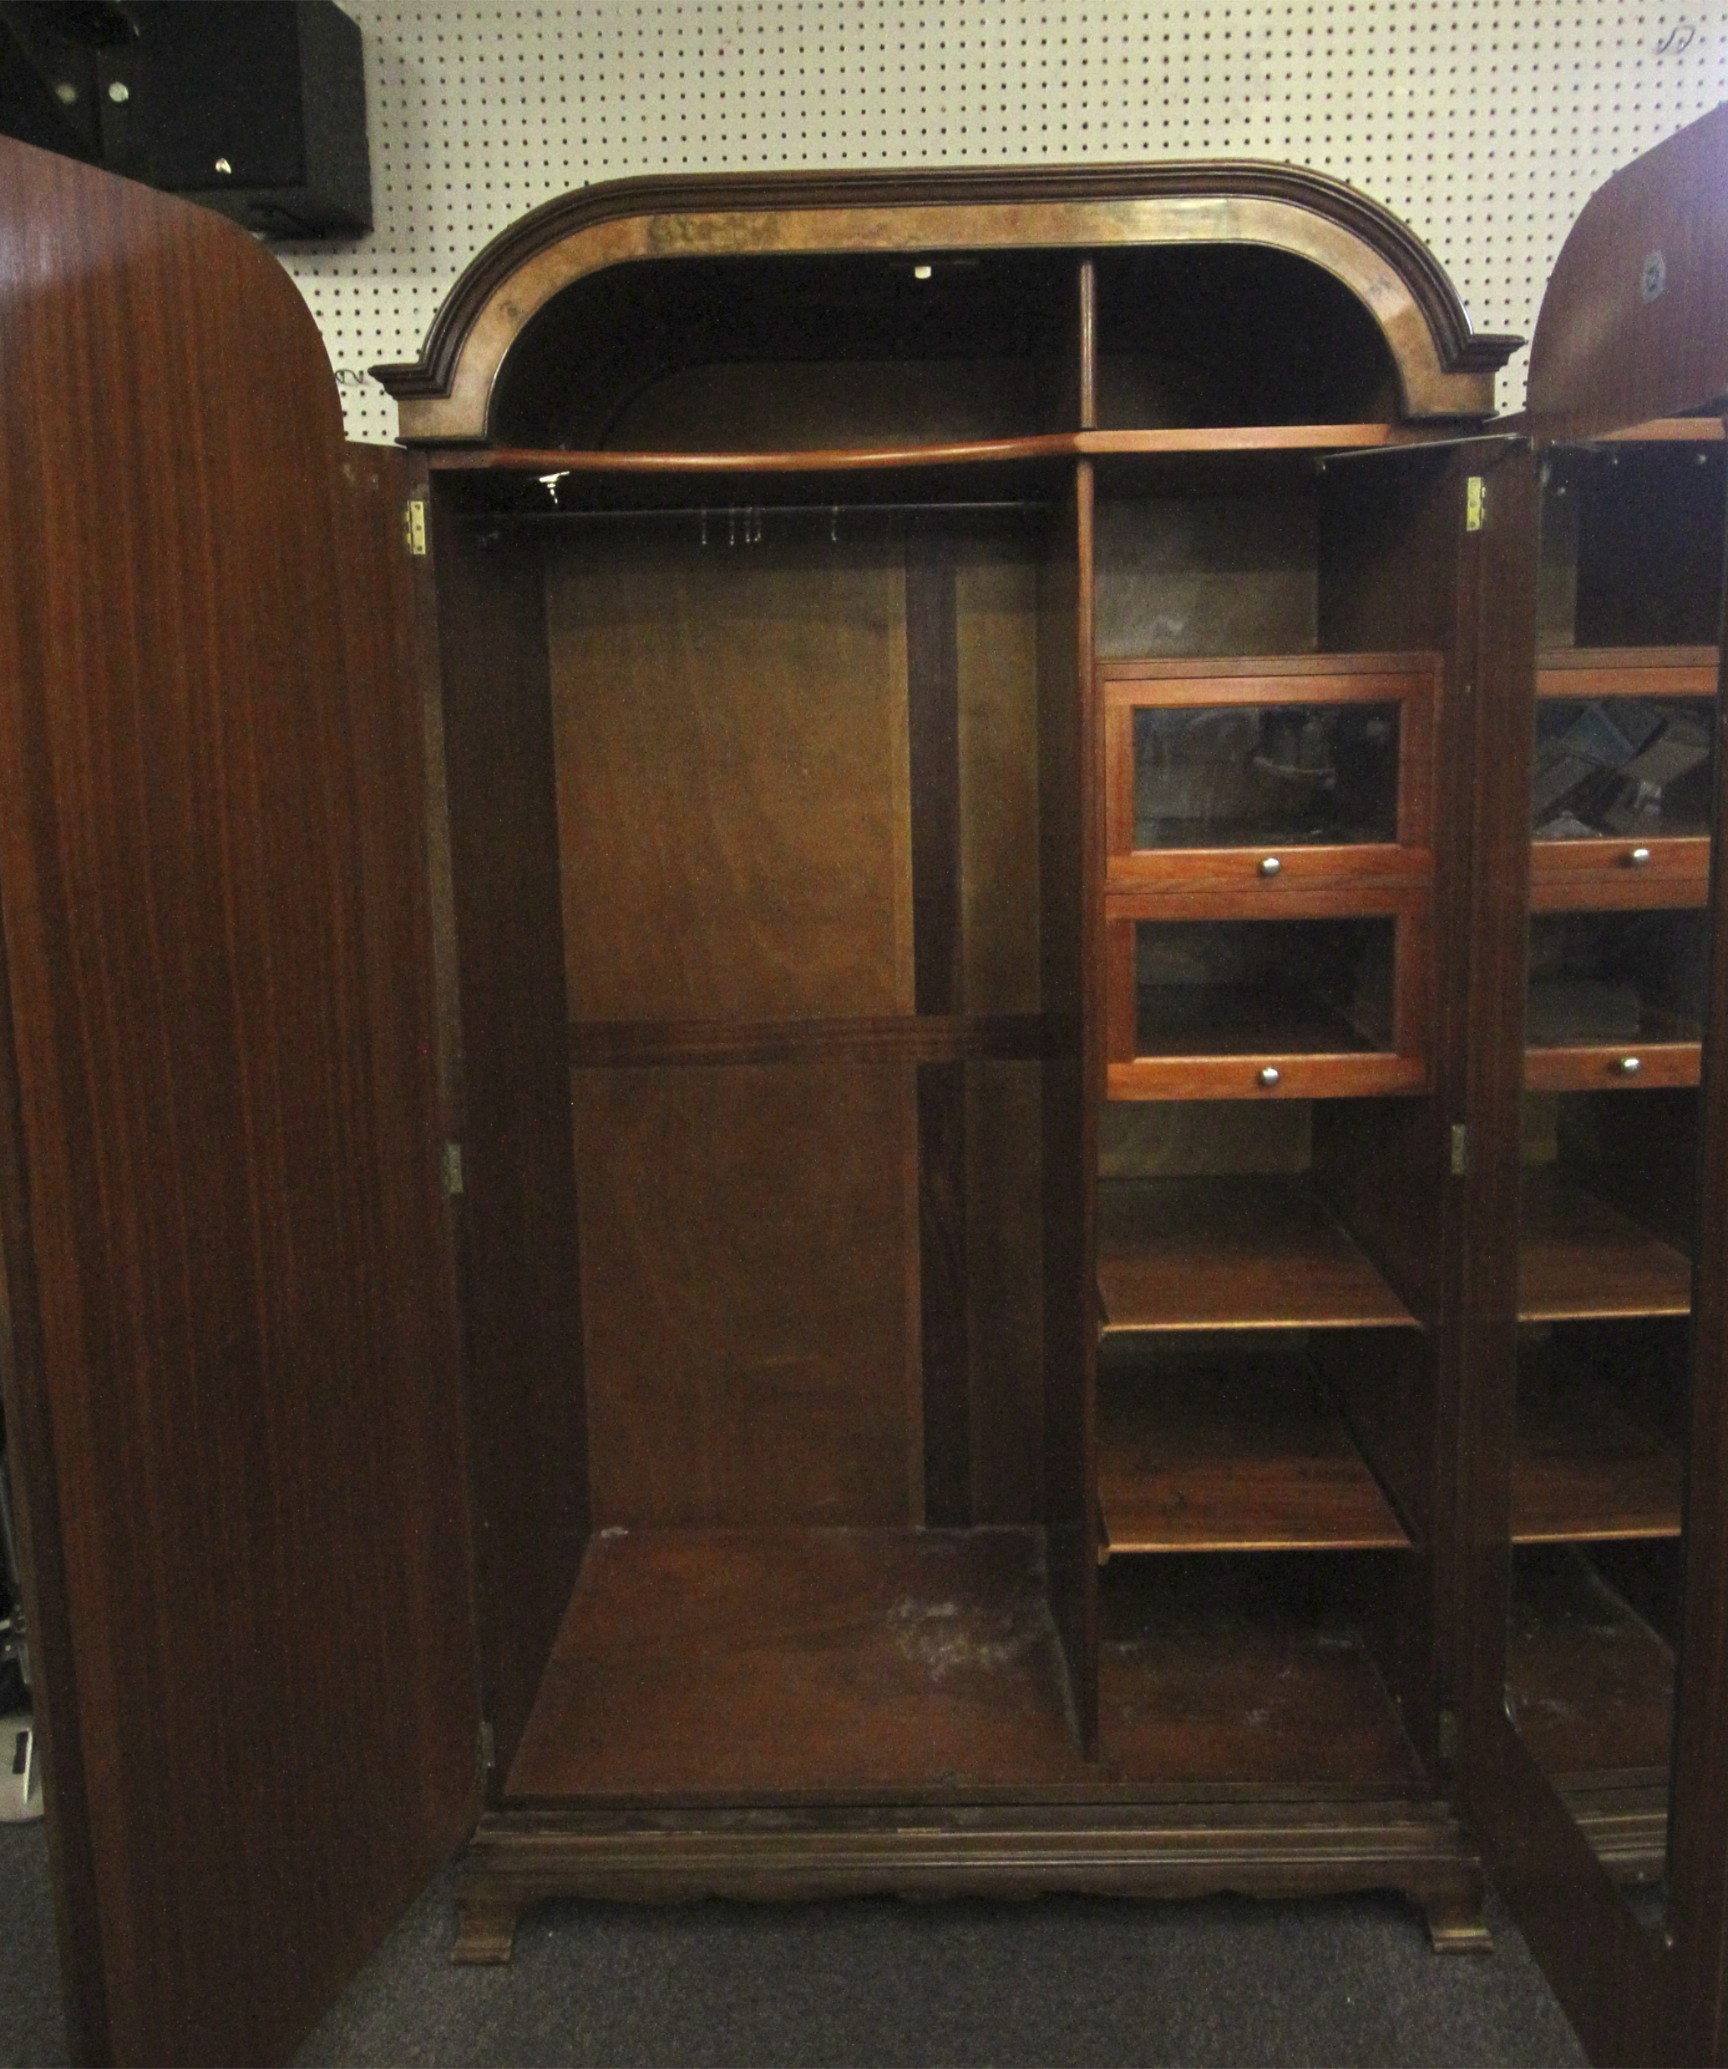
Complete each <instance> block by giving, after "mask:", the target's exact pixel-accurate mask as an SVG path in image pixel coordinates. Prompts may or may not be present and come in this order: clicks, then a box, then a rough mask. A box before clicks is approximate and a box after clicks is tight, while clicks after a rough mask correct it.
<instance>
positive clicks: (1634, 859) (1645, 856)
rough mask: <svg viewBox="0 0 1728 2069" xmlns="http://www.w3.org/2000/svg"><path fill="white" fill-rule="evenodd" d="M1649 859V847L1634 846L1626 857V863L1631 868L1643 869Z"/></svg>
mask: <svg viewBox="0 0 1728 2069" xmlns="http://www.w3.org/2000/svg"><path fill="white" fill-rule="evenodd" d="M1649 860H1650V850H1649V849H1648V848H1634V849H1633V850H1632V851H1631V853H1630V854H1629V855H1628V856H1627V857H1626V864H1627V867H1628V868H1629V869H1642V868H1643V867H1644V865H1645V864H1646V863H1647V862H1648V861H1649Z"/></svg>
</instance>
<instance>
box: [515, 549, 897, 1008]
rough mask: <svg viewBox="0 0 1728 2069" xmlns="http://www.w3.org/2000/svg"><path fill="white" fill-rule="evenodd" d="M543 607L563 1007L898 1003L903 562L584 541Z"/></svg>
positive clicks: (871, 555)
mask: <svg viewBox="0 0 1728 2069" xmlns="http://www.w3.org/2000/svg"><path fill="white" fill-rule="evenodd" d="M547 617H548V635H549V644H550V650H551V657H552V695H553V703H554V709H555V713H556V727H557V737H558V812H559V821H560V825H561V827H562V831H563V898H564V927H565V937H566V945H567V951H568V969H569V984H570V1018H571V1019H572V1020H576V1021H590V1020H631V1019H634V1020H655V1019H660V1020H667V1019H681V1018H689V1017H702V1018H715V1019H721V1018H726V1017H734V1018H740V1019H751V1018H755V1019H769V1018H775V1019H783V1018H793V1017H798V1016H816V1015H832V1014H848V1013H849V1014H868V1013H890V1012H909V1011H911V1009H912V1004H913V971H912V871H911V856H910V852H909V850H910V836H909V828H910V814H909V810H908V794H907V793H908V780H909V779H908V759H907V740H906V624H905V575H904V570H903V568H902V566H901V564H900V557H899V554H898V552H897V551H895V550H893V549H890V548H888V547H871V546H869V545H863V544H855V543H849V544H847V545H846V546H845V547H843V548H839V547H836V546H834V545H832V544H830V543H828V542H827V541H823V542H821V543H819V544H816V545H811V546H787V545H778V544H772V543H771V544H767V545H756V546H748V547H736V548H728V547H726V546H724V545H721V544H718V543H717V544H715V545H712V546H711V547H710V548H709V549H708V551H707V553H706V554H703V553H701V552H700V551H699V550H692V549H691V548H690V547H688V546H685V545H679V546H676V547H674V546H672V545H670V544H669V545H667V546H666V547H664V548H661V549H656V548H655V547H653V546H651V545H646V544H644V543H643V542H640V541H627V542H618V541H606V540H598V539H592V538H587V537H585V538H584V539H583V540H582V542H581V543H580V545H579V546H578V547H575V548H572V549H570V550H568V551H566V552H561V553H559V554H558V555H557V556H556V557H555V558H554V559H553V561H552V563H551V565H550V567H549V570H548V577H547Z"/></svg>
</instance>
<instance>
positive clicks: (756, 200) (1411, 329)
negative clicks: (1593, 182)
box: [381, 163, 1514, 442]
mask: <svg viewBox="0 0 1728 2069" xmlns="http://www.w3.org/2000/svg"><path fill="white" fill-rule="evenodd" d="M1215 241H1224V242H1233V243H1234V242H1246V243H1259V244H1262V245H1272V246H1275V247H1282V248H1284V249H1288V250H1291V251H1294V252H1296V253H1298V254H1299V255H1301V256H1303V257H1306V258H1310V259H1313V260H1316V261H1318V262H1319V263H1320V264H1322V265H1324V266H1327V267H1328V269H1329V270H1330V271H1332V272H1333V273H1335V274H1337V275H1339V276H1340V277H1341V278H1343V279H1344V280H1345V281H1346V282H1347V283H1348V284H1350V285H1352V286H1353V287H1354V288H1355V290H1356V292H1357V294H1358V296H1359V297H1360V299H1361V300H1362V301H1363V302H1365V303H1366V304H1367V305H1368V307H1369V308H1370V309H1371V311H1372V312H1373V313H1374V315H1375V318H1376V320H1377V321H1378V323H1379V325H1380V327H1381V329H1382V331H1383V333H1384V334H1385V338H1386V343H1387V347H1388V350H1389V352H1390V354H1391V356H1392V358H1393V360H1394V361H1395V362H1396V364H1397V369H1398V377H1399V385H1400V387H1401V389H1402V391H1403V402H1404V413H1405V414H1407V415H1409V416H1413V417H1421V416H1441V417H1448V416H1457V415H1469V414H1472V413H1476V412H1486V411H1487V410H1488V409H1489V408H1491V407H1492V381H1491V378H1490V376H1491V370H1492V369H1493V368H1496V367H1498V366H1500V365H1501V364H1502V363H1503V362H1504V360H1505V359H1506V357H1507V356H1508V355H1509V353H1510V352H1511V351H1512V350H1513V349H1514V341H1513V340H1511V339H1508V338H1490V337H1475V336H1473V335H1472V334H1471V330H1470V324H1469V319H1468V317H1467V315H1466V314H1465V311H1464V308H1463V305H1462V303H1460V302H1459V300H1458V297H1457V295H1456V293H1455V292H1454V290H1453V289H1452V287H1451V284H1450V282H1449V281H1448V280H1447V279H1446V276H1445V274H1444V273H1443V272H1442V271H1441V269H1440V267H1439V265H1438V264H1437V262H1436V261H1435V260H1434V258H1433V256H1432V254H1431V253H1430V252H1428V251H1427V250H1426V248H1425V247H1424V246H1423V245H1422V244H1421V243H1420V242H1419V241H1418V240H1417V239H1416V238H1415V237H1414V236H1412V235H1411V233H1410V232H1409V230H1407V229H1406V228H1405V226H1404V225H1403V224H1402V223H1400V222H1399V221H1398V220H1397V218H1396V217H1394V216H1392V215H1391V214H1389V213H1388V212H1387V211H1386V210H1385V209H1382V208H1380V207H1378V206H1377V205H1376V204H1375V203H1373V202H1372V201H1369V200H1368V199H1367V198H1366V197H1365V196H1363V195H1361V194H1360V193H1358V192H1357V191H1355V190H1354V189H1353V188H1350V187H1348V186H1346V185H1344V184H1343V183H1342V182H1339V181H1335V180H1329V179H1326V178H1324V177H1323V176H1322V175H1319V174H1316V173H1312V172H1306V171H1302V170H1300V169H1298V168H1296V167H1293V166H1266V165H1254V164H1238V165H1227V164H1216V163H1215V164H1209V165H1203V166H1193V165H1186V166H1184V165H1158V166H1137V167H1125V166H1067V167H1037V168H1021V169H1018V170H1013V171H1002V170H994V169H990V168H982V167H964V168H949V169H947V170H944V171H923V172H911V173H907V172H852V173H820V174H810V173H790V174H789V173H778V174H767V175H762V174H754V175H738V174H734V175H731V176H722V177H720V178H714V177H708V178H702V179H695V180H691V179H682V180H680V179H675V178H667V179H658V180H619V181H607V182H603V183H602V184H600V185H598V186H590V187H587V188H584V189H582V190H580V191H579V192H576V193H573V194H569V195H566V196H564V197H563V198H562V199H561V200H558V201H555V202H551V203H549V204H548V205H547V206H545V207H543V208H540V209H537V210H535V211H534V212H533V213H532V214H531V215H529V216H527V217H525V218H524V219H523V220H522V221H521V222H519V223H517V224H515V225H513V226H512V228H511V229H509V230H508V231H506V232H505V233H504V235H503V236H501V237H499V238H496V239H494V240H493V242H492V244H491V245H490V246H488V247H487V249H486V250H485V251H484V252H482V253H481V254H480V255H479V257H478V258H477V259H476V260H475V261H474V262H473V263H472V264H471V265H470V266H469V268H468V270H467V271H466V273H464V275H463V277H462V279H461V280H460V281H459V282H458V283H457V285H456V287H455V289H454V290H453V291H452V293H451V294H450V296H449V297H448V298H447V300H446V302H445V304H444V306H443V308H442V309H441V310H440V312H439V315H438V317H437V319H436V321H435V322H434V324H433V327H432V331H431V333H430V335H429V336H428V338H427V340H426V344H425V347H424V349H423V351H422V353H421V356H420V358H419V360H418V361H417V362H415V363H414V364H412V365H408V366H396V367H389V368H384V369H381V377H382V378H383V379H384V381H385V383H386V385H387V386H388V387H389V389H390V392H391V393H392V394H393V395H396V396H397V397H399V398H400V399H401V400H402V402H403V405H404V408H403V432H404V435H405V436H406V437H408V438H411V439H418V438H427V439H432V440H437V439H459V440H464V441H468V442H478V441H481V440H484V439H485V437H486V436H487V435H488V428H489V416H490V403H491V399H492V392H493V387H494V379H495V375H496V372H497V369H498V366H499V364H500V362H501V361H502V360H503V359H504V357H505V355H506V354H507V353H508V352H509V350H510V348H511V347H512V345H514V344H515V343H516V342H517V340H518V339H519V337H520V335H521V333H522V332H523V330H524V329H525V328H526V327H527V326H529V325H530V324H531V323H532V320H533V318H534V316H535V315H536V313H537V312H538V311H539V310H540V309H541V308H542V307H543V306H544V305H545V304H547V303H548V302H550V301H551V300H552V299H553V297H555V296H556V295H557V294H558V293H559V291H560V290H561V289H563V288H565V287H568V286H570V285H571V284H572V283H574V282H577V281H580V280H581V279H583V278H584V277H585V276H587V275H590V274H592V273H594V272H597V271H599V270H601V269H603V268H604V267H606V266H607V265H613V264H617V263H618V262H619V261H621V260H629V259H632V258H644V257H650V256H653V257H661V258H664V257H667V256H689V257H693V258H694V257H717V256H723V255H727V254H733V255H743V254H750V255H758V256H760V255H765V254H767V253H771V252H781V253H787V254H790V253H795V252H798V251H801V250H802V251H821V252H829V253H832V252H845V251H851V252H858V253H868V252H874V253H879V254H882V253H891V252H896V251H898V252H905V253H922V252H926V251H944V250H946V251H966V250H970V251H985V250H989V249H992V248H1001V247H1003V246H1007V247H1015V246H1020V247H1025V246H1034V247H1042V248H1044V249H1046V250H1056V249H1076V248H1082V249H1084V248H1092V247H1097V246H1099V245H1110V244H1133V243H1165V242H1185V243H1209V242H1215ZM492 428H496V427H492Z"/></svg>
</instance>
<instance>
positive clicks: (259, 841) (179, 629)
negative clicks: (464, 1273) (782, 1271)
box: [0, 142, 477, 2062]
mask: <svg viewBox="0 0 1728 2069" xmlns="http://www.w3.org/2000/svg"><path fill="white" fill-rule="evenodd" d="M0 276H3V277H4V278H5V280H6V283H7V288H6V293H5V296H4V297H3V298H0V380H3V382H4V386H5V389H6V392H7V394H8V395H9V396H10V397H12V398H13V401H14V407H12V408H10V409H9V410H8V411H7V412H6V413H5V417H4V423H3V426H0V441H3V444H4V458H3V464H0V918H3V921H4V933H5V947H6V959H7V968H8V978H9V988H10V999H9V1009H10V1033H11V1038H12V1043H13V1046H14V1057H13V1061H14V1064H15V1074H14V1076H13V1078H12V1080H11V1082H10V1083H9V1085H8V1086H7V1089H6V1099H5V1102H4V1105H3V1107H0V1125H4V1126H5V1127H6V1128H7V1133H8V1140H7V1142H6V1145H5V1151H4V1155H3V1157H0V1170H3V1171H4V1174H5V1178H6V1183H7V1198H6V1200H5V1203H4V1210H3V1211H4V1232H5V1239H6V1243H7V1250H8V1254H7V1274H8V1279H9V1284H10V1292H11V1297H12V1301H13V1304H14V1312H13V1316H12V1323H13V1327H12V1347H13V1351H14V1354H15V1356H16V1359H17V1368H16V1370H15V1371H14V1372H13V1373H12V1375H11V1379H10V1384H9V1403H10V1407H11V1408H13V1409H17V1410H19V1411H20V1412H18V1413H17V1415H16V1419H15V1421H14V1422H13V1424H12V1427H13V1428H14V1430H15V1432H16V1435H17V1437H18V1440H19V1442H20V1444H21V1445H22V1446H23V1447H24V1453H25V1455H24V1458H23V1466H24V1470H23V1472H22V1474H21V1476H20V1477H21V1481H22V1492H23V1494H24V1498H25V1502H26V1504H27V1506H28V1508H29V1510H30V1514H29V1518H28V1522H29V1526H30V1540H31V1548H32V1552H33V1578H34V1583H35V1585H34V1600H33V1601H32V1604H31V1613H32V1617H33V1620H34V1621H35V1622H36V1625H37V1628H38V1631H39V1633H40V1637H41V1645H42V1657H43V1661H44V1664H45V1667H46V1669H47V1673H48V1675H49V1677H50V1680H51V1682H52V1684H53V1685H52V1686H51V1688H50V1690H49V1692H48V1700H49V1704H50V1708H51V1712H52V1717H53V1747H52V1757H53V1770H52V1773H51V1776H50V1787H51V1790H52V1797H51V1800H52V1802H53V1805H54V1818H55V1823H56V1835H55V1840H56V1853H57V1856H58V1860H59V1863H60V1866H61V1872H62V1874H63V1876H64V1878H65V1889H66V1924H67V1927H68V1929H69V1934H70V1945H69V1946H68V1949H67V1964H66V1968H67V1974H68V1976H69V1977H70V1978H71V1979H72V1981H73V1984H74V1987H75V1988H76V1989H77V1990H78V1992H79V1997H80V2002H79V2005H78V2007H77V2014H76V2017H75V2020H74V2025H75V2030H76V2031H77V2032H78V2033H79V2035H80V2040H81V2044H82V2045H83V2046H84V2047H86V2048H87V2049H88V2050H89V2051H90V2052H91V2053H92V2054H95V2055H112V2056H113V2057H115V2058H117V2059H120V2060H123V2061H143V2062H162V2061H237V2060H243V2061H259V2060H267V2059H274V2058H277V2057H279V2056H282V2055H285V2054H286V2053H287V2052H288V2051H289V2050H290V2049H291V2048H292V2046H293V2044H294V2043H295V2041H296V2040H297V2039H298V2038H299V2036H300V2035H301V2034H302V2033H303V2032H304V2031H305V2029H306V2028H307V2027H308V2026H309V2025H310V2023H311V2022H312V2021H313V2019H314V2018H315V2017H316V2016H317V2014H318V2013H319V2011H320V2010H321V2009H322V2007H323V2006H324V2005H325V2003H326V2002H327V2001H328V2000H329V1998H330V1997H331V1996H333V1995H334V1993H335V1992H336V1991H337V1990H338V1989H339V1988H340V1986H341V1985H342V1983H343V1982H344V1981H345V1980H346V1978H347V1976H348V1975H349V1973H350V1972H351V1971H352V1970H353V1969H354V1968H355V1967H356V1966H357V1964H358V1963H359V1961H360V1960H361V1959H362V1958H363V1957H364V1956H365V1954H366V1953H367V1952H368V1951H369V1949H370V1947H371V1946H372V1944H373V1943H374V1941H375V1940H376V1939H377V1938H378V1937H380V1936H381V1935H382V1933H383V1932H384V1931H385V1930H386V1928H387V1927H388V1925H389V1924H390V1922H391V1920H392V1918H393V1916H394V1915H395V1912H396V1911H397V1909H398V1908H399V1907H400V1905H401V1904H402V1903H403V1902H404V1901H405V1900H406V1898H407V1897H408V1896H409V1895H410V1894H411V1893H412V1892H413V1891H414V1889H415V1888H416V1887H417V1886H418V1884H419V1883H420V1881H421V1880H422V1879H423V1878H424V1876H425V1875H426V1873H427V1872H428V1870H429V1869H430V1868H431V1867H432V1865H433V1864H434V1863H435V1862H436V1860H437V1859H438V1858H439V1857H440V1855H441V1854H443V1853H444V1852H445V1851H446V1850H447V1849H448V1848H449V1847H450V1846H451V1845H452V1844H453V1843H454V1841H455V1840H456V1839H457V1838H458V1837H459V1836H460V1834H461V1832H462V1830H463V1828H464V1826H465V1824H466V1823H467V1822H468V1821H469V1820H470V1818H471V1817H472V1815H473V1813H474V1810H475V1808H476V1798H475V1784H474V1740H475V1730H476V1722H477V1715H476V1711H477V1705H476V1699H475V1692H474V1668H473V1653H472V1644H473V1636H472V1617H471V1611H470V1605H469V1600H468V1591H467V1577H466V1576H467V1561H468V1548H467V1517H466V1513H465V1505H464V1500H463V1483H464V1461H463V1456H462V1439H461V1427H462V1424H461V1414H460V1408H459V1401H458V1389H457V1383H456V1370H455V1358H454V1328H453V1301H452V1290H451V1275H450V1264H449V1251H448V1244H447V1241H446V1235H445V1229H444V1221H443V1207H442V1203H441V1200H440V1197H439V1193H438V1189H437V1175H438V1128H437V1121H438V1103H437V1084H436V1079H435V1073H434V1069H433V1065H432V1060H431V1056H432V1041H431V1030H432V1022H433V1011H432V1002H431V999H430V995H429V994H430V980H429V971H430V953H429V945H428V935H429V923H428V918H427V905H426V887H425V866H424V865H425V858H424V853H423V845H422V837H421V832H420V826H421V814H422V808H423V796H422V781H423V764H422V742H421V737H420V732H419V721H420V714H419V710H418V706H417V702H416V698H415V695H414V686H413V675H412V667H411V660H410V652H409V647H410V642H409V639H408V634H407V627H406V595H407V590H406V582H405V579H404V574H405V571H404V569H403V567H402V563H401V560H400V552H401V547H400V539H401V528H400V525H401V520H400V503H399V500H398V499H399V497H400V494H401V489H402V484H403V475H402V471H401V468H400V465H399V463H398V462H395V461H393V460H388V459H383V460H369V459H365V458H360V457H356V456H353V455H350V454H348V453H347V452H346V451H345V448H344V447H343V444H342V440H341V429H340V420H339V416H338V411H337V407H336V399H335V394H334V390H333V387H332V384H331V380H330V370H329V365H328V362H327V360H326V359H325V356H324V353H323V351H322V348H321V346H320V344H319V341H318V338H317V333H316V331H315V329H314V327H313V325H312V323H311V321H310V319H309V317H308V316H307V313H306V310H305V307H304V304H303V303H302V302H301V300H300V298H299V296H298V295H297V294H296V292H295V291H294V289H293V287H292V285H291V283H290V282H289V281H288V280H287V279H286V277H285V276H284V275H283V274H282V273H281V271H280V269H279V268H278V267H276V266H275V265H274V264H273V263H272V262H271V261H270V260H269V259H268V257H266V256H265V255H264V254H262V253H260V252H259V251H258V249H257V247H256V246H255V245H254V244H253V243H252V241H251V240H250V239H249V238H247V237H246V236H245V235H244V234H243V233H241V232H239V231H237V230H235V229H234V228H233V227H231V226H230V225H228V224H226V223H224V222H222V221H220V220H219V219H218V218H217V217H215V216H213V215H211V214H209V213H207V212H206V211H203V210H200V209H196V208H191V207H186V206H182V205H180V204H178V203H176V202H173V201H170V200H167V199H165V198H163V197H161V196H159V195H156V194H153V193H151V192H149V191H147V190H146V189H144V188H142V187H140V186H136V185H134V184H132V183H130V182H124V181H120V180H116V179H111V178H108V177H106V176H105V175H103V174H100V173H97V172H94V171H91V170H89V169H87V168H85V167H82V166H78V165H74V164H72V163H70V162H68V161H66V160H64V159H60V158H50V157H46V156H42V155H40V154H37V153H34V152H31V151H29V150H26V149H25V148H23V147H22V146H18V145H14V144H11V143H9V142H8V143H0ZM26 398H27V404H26V400H25V399H26Z"/></svg>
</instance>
